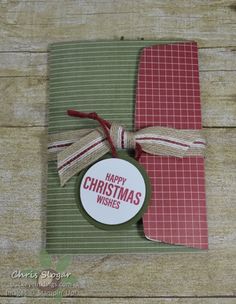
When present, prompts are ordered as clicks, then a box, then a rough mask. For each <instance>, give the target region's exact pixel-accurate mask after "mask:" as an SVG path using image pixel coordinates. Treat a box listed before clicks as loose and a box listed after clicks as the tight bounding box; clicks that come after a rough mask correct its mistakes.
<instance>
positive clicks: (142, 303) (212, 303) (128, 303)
mask: <svg viewBox="0 0 236 304" xmlns="http://www.w3.org/2000/svg"><path fill="white" fill-rule="evenodd" d="M33 301H34V304H39V303H47V304H55V299H52V298H34V300H33ZM62 303H65V304H67V303H72V304H73V303H75V304H111V303H112V304H169V303H170V304H184V303H188V304H202V303H204V304H235V299H234V298H233V299H230V298H228V299H227V298H211V299H209V298H204V299H190V298H187V299H172V298H168V299H163V298H161V299H160V298H141V299H140V298H133V299H130V298H129V299H125V298H86V299H80V298H63V302H62ZM1 304H32V298H10V297H8V298H1Z"/></svg>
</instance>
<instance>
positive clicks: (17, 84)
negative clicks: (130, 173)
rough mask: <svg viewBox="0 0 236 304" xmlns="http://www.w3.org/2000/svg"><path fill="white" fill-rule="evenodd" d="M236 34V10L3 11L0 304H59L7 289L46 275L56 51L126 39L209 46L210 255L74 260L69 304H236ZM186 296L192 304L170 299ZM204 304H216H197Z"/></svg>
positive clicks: (173, 5) (111, 5)
mask: <svg viewBox="0 0 236 304" xmlns="http://www.w3.org/2000/svg"><path fill="white" fill-rule="evenodd" d="M235 26H236V2H235V0H209V1H206V0H199V1H193V0H188V1H187V0H186V1H183V0H176V1H171V0H166V1H162V0H130V1H125V0H99V1H97V0H77V1H74V0H69V1H68V0H51V1H47V0H2V1H0V27H1V35H0V89H1V97H0V104H1V110H0V211H1V212H0V224H1V226H0V227H1V228H0V273H1V276H0V303H3V304H5V303H22V304H25V303H27V304H28V303H36V304H37V303H55V300H54V299H52V298H45V297H47V296H46V295H45V294H43V293H42V292H40V291H39V290H38V289H36V288H32V287H29V286H28V285H29V284H30V283H34V282H32V281H30V282H29V280H27V279H25V280H24V279H15V280H13V279H12V278H11V277H10V275H11V273H12V271H14V270H16V269H21V270H24V269H36V270H37V269H38V270H42V268H40V267H42V266H41V265H40V262H39V257H38V255H39V252H40V250H41V249H42V248H43V242H44V232H45V231H44V229H43V227H44V221H45V214H44V212H45V193H46V174H47V172H46V134H47V130H46V128H45V126H46V124H47V114H46V113H47V93H46V90H47V48H48V44H49V43H51V42H56V41H70V40H103V39H120V37H121V36H124V38H125V39H141V38H142V37H143V38H145V39H160V38H172V37H174V38H176V37H179V38H185V39H189V40H196V41H197V42H198V44H199V46H200V51H199V63H200V80H201V96H202V113H203V124H204V126H206V127H208V129H206V130H205V132H206V136H207V139H208V144H209V145H208V149H207V158H206V188H207V205H208V219H209V241H210V249H209V251H208V252H199V253H197V254H193V253H186V254H174V255H173V254H163V255H114V256H113V255H112V256H109V255H107V256H73V257H72V262H71V264H70V266H69V267H68V269H67V271H71V272H72V273H73V274H74V275H75V276H76V277H77V279H78V280H77V283H76V285H75V286H73V287H71V288H70V289H68V290H69V291H71V292H74V294H75V297H76V298H72V296H69V298H64V299H63V301H62V303H81V304H87V303H91V304H93V303H98V304H100V303H104V304H108V303H114V304H118V303H124V304H127V303H131V304H132V303H138V304H139V303H144V304H146V303H151V304H152V303H163V304H166V303H190V304H200V303H201V304H202V303H209V304H213V303H216V304H218V303H219V304H233V303H235V301H236V299H235V297H236V287H235V286H236V285H235V283H236V280H235V273H236V264H235V261H236V242H235V240H236V221H235V218H236V208H235V201H236V192H235V187H236V178H235V177H236V153H235V151H236V129H235V128H232V127H235V126H236V93H235V83H236V60H235V55H236V30H235V29H236V27H235ZM211 126H215V127H227V128H219V129H214V128H212V129H211V128H209V127H211ZM229 127H230V128H229ZM57 260H58V258H57V257H56V256H54V257H53V262H54V264H55V263H56V262H57ZM68 290H67V289H62V291H64V292H66V291H68ZM75 292H77V293H75ZM26 296H31V298H26ZM37 296H38V297H39V298H36V297H37ZM114 296H115V297H118V298H112V297H114ZM185 296H190V297H193V298H170V297H185ZM201 296H202V297H206V296H210V297H213V298H194V297H201ZM218 296H220V298H219V297H218ZM226 296H227V297H228V296H229V297H232V298H224V297H226ZM78 297H85V298H78ZM91 297H92V298H91ZM94 297H97V298H94ZM104 297H106V298H104ZM119 297H139V298H137V299H136V298H134V299H132V298H119ZM154 297H161V298H154Z"/></svg>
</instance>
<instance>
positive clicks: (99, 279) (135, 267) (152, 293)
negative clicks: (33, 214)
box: [0, 248, 236, 297]
mask: <svg viewBox="0 0 236 304" xmlns="http://www.w3.org/2000/svg"><path fill="white" fill-rule="evenodd" d="M1 259H4V266H1V267H0V270H1V286H0V293H1V295H2V296H7V295H9V296H11V295H14V293H17V292H19V290H20V292H21V295H22V296H34V297H40V296H41V297H42V296H45V294H43V293H42V292H41V291H40V290H38V289H37V287H34V285H33V284H34V283H35V280H33V279H12V278H11V277H10V276H11V274H12V273H13V271H15V270H16V269H18V270H21V271H23V270H25V269H33V270H34V271H42V270H44V269H45V267H42V266H40V263H39V258H38V257H37V256H36V255H33V254H31V253H27V254H26V253H24V252H22V251H20V250H19V251H17V252H15V253H14V252H13V251H12V253H9V254H7V255H3V254H2V253H1ZM235 259H236V250H235V249H234V250H232V249H229V248H226V249H224V250H211V251H209V252H205V253H199V254H193V253H186V254H163V255H113V256H90V257H89V256H87V257H82V256H80V257H73V260H72V262H71V265H69V266H68V267H67V269H66V271H68V272H70V273H72V274H73V276H74V277H76V278H77V282H76V283H75V284H74V286H72V287H68V288H67V289H65V288H60V290H61V291H62V292H64V293H66V292H69V291H74V293H76V292H77V293H79V294H78V295H79V296H81V297H112V296H114V295H115V296H116V297H131V296H135V297H156V296H160V297H167V296H182V297H184V296H192V297H194V296H196V295H197V296H235V271H236V265H235ZM56 261H57V259H56V258H55V259H54V262H56ZM52 268H55V266H53V267H52ZM29 285H30V287H29ZM32 285H33V286H32Z"/></svg>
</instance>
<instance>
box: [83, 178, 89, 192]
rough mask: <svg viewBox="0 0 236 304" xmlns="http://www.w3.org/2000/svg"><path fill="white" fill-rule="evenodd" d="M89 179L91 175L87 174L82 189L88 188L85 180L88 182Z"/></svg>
mask: <svg viewBox="0 0 236 304" xmlns="http://www.w3.org/2000/svg"><path fill="white" fill-rule="evenodd" d="M89 181H91V177H89V176H87V177H86V178H85V181H84V184H83V187H84V189H88V188H89V186H88V185H87V182H89Z"/></svg>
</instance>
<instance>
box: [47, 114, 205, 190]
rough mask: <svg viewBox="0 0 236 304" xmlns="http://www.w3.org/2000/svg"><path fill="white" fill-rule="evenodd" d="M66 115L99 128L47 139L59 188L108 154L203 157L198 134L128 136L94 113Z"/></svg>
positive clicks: (163, 131)
mask: <svg viewBox="0 0 236 304" xmlns="http://www.w3.org/2000/svg"><path fill="white" fill-rule="evenodd" d="M68 115H70V116H76V117H80V118H90V119H94V120H97V121H98V122H99V123H100V125H101V128H97V129H93V130H91V129H82V130H77V131H68V132H63V133H58V134H51V135H50V136H49V144H48V151H49V153H50V154H49V155H50V156H49V159H50V160H53V159H57V168H58V173H59V177H60V183H61V186H64V185H65V183H66V182H67V181H68V180H69V179H70V178H71V177H72V176H74V175H75V174H77V173H78V172H80V171H81V170H82V169H84V168H86V167H87V166H89V165H90V164H92V163H93V162H95V161H96V160H98V159H99V158H101V157H102V156H103V155H105V154H106V153H107V152H109V151H110V150H111V152H112V155H113V156H114V157H116V156H117V154H116V149H135V148H138V151H139V152H140V151H144V152H146V153H149V154H152V155H160V156H163V155H166V156H175V157H185V156H204V153H203V152H204V148H205V146H206V141H205V139H204V138H203V136H202V133H201V130H179V129H173V128H166V127H148V128H144V129H141V130H138V131H136V132H128V131H126V130H125V129H124V128H123V127H122V126H120V125H118V124H116V123H112V124H110V123H109V122H108V121H106V120H103V119H102V118H100V117H99V116H98V115H97V114H96V113H88V114H86V113H82V112H78V111H75V110H68Z"/></svg>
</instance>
